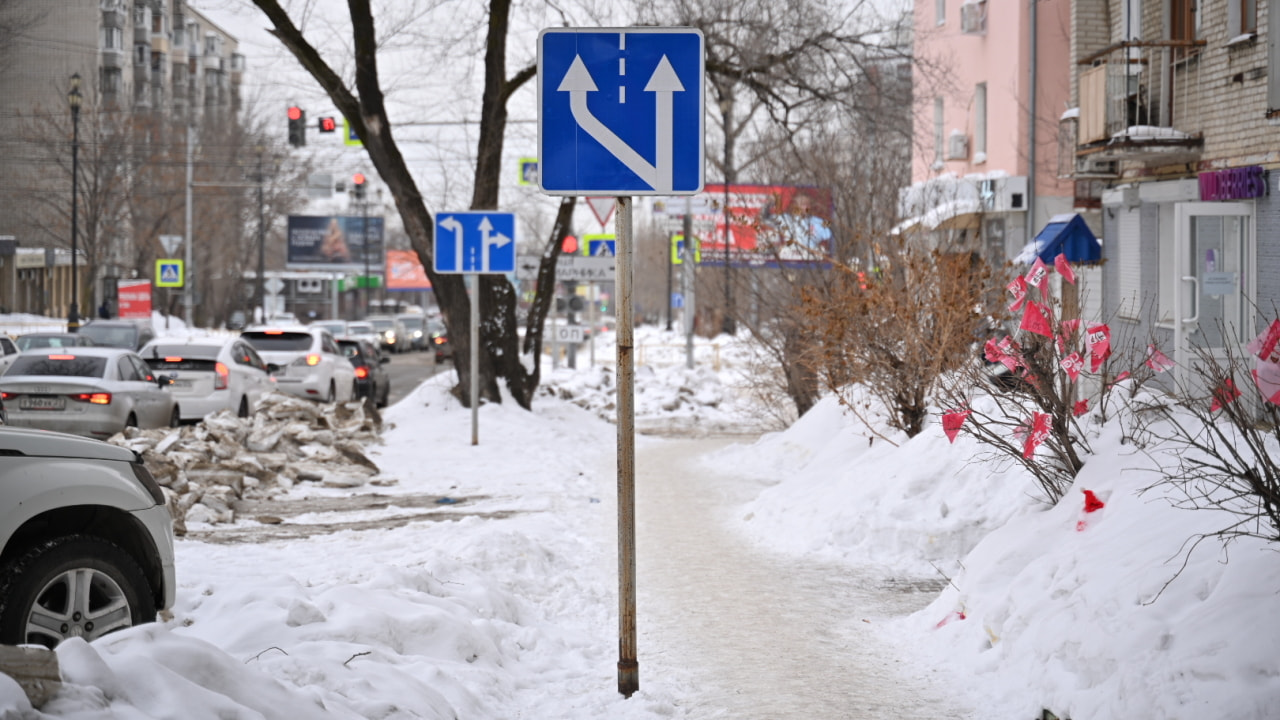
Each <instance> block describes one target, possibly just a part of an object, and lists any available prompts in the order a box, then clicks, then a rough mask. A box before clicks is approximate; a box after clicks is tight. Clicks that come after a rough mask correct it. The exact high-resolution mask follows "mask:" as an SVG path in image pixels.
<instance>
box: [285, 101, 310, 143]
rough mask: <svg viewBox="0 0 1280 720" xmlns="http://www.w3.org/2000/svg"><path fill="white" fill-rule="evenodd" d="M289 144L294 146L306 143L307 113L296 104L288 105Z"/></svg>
mask: <svg viewBox="0 0 1280 720" xmlns="http://www.w3.org/2000/svg"><path fill="white" fill-rule="evenodd" d="M289 144H290V145H292V146H294V147H302V146H303V145H306V144H307V113H306V111H305V110H303V109H302V108H300V107H298V106H297V105H291V106H290V107H289Z"/></svg>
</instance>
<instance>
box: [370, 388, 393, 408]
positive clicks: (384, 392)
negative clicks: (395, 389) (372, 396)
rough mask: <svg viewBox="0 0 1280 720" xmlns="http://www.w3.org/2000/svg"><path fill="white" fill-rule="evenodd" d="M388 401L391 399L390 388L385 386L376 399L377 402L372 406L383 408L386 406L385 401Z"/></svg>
mask: <svg viewBox="0 0 1280 720" xmlns="http://www.w3.org/2000/svg"><path fill="white" fill-rule="evenodd" d="M390 399H391V386H390V385H387V386H385V387H383V388H382V394H381V396H380V397H379V398H378V401H377V402H376V403H374V405H376V406H377V407H380V408H384V407H386V406H387V401H388V400H390Z"/></svg>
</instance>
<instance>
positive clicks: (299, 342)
mask: <svg viewBox="0 0 1280 720" xmlns="http://www.w3.org/2000/svg"><path fill="white" fill-rule="evenodd" d="M240 337H242V338H244V339H245V340H246V341H248V343H249V344H250V345H252V346H253V348H254V349H255V350H257V351H258V354H259V355H261V356H262V359H263V360H266V361H267V364H268V365H269V366H270V367H271V375H272V377H274V378H275V381H276V388H277V389H278V390H281V391H283V392H287V393H289V394H290V395H297V396H298V397H304V398H309V399H312V400H323V401H325V402H347V401H348V400H351V399H352V398H354V397H355V396H356V370H355V368H354V367H352V366H351V363H350V361H348V360H347V358H346V356H345V355H343V353H342V350H341V349H340V348H339V347H338V343H337V341H335V340H334V339H333V335H331V334H330V333H329V331H328V330H325V329H324V328H305V327H296V328H262V329H253V330H245V331H244V332H243V333H241V334H240Z"/></svg>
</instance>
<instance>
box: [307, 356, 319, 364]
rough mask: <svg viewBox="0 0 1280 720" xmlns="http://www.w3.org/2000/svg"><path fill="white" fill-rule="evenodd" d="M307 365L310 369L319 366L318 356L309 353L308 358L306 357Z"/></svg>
mask: <svg viewBox="0 0 1280 720" xmlns="http://www.w3.org/2000/svg"><path fill="white" fill-rule="evenodd" d="M307 364H308V365H310V366H312V367H315V366H316V365H319V364H320V356H319V355H317V354H316V353H311V354H310V355H308V356H307Z"/></svg>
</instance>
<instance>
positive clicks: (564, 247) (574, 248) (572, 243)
mask: <svg viewBox="0 0 1280 720" xmlns="http://www.w3.org/2000/svg"><path fill="white" fill-rule="evenodd" d="M560 252H562V253H567V254H569V255H572V254H574V253H576V252H578V238H576V237H574V236H572V235H565V236H564V240H561V241H560Z"/></svg>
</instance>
